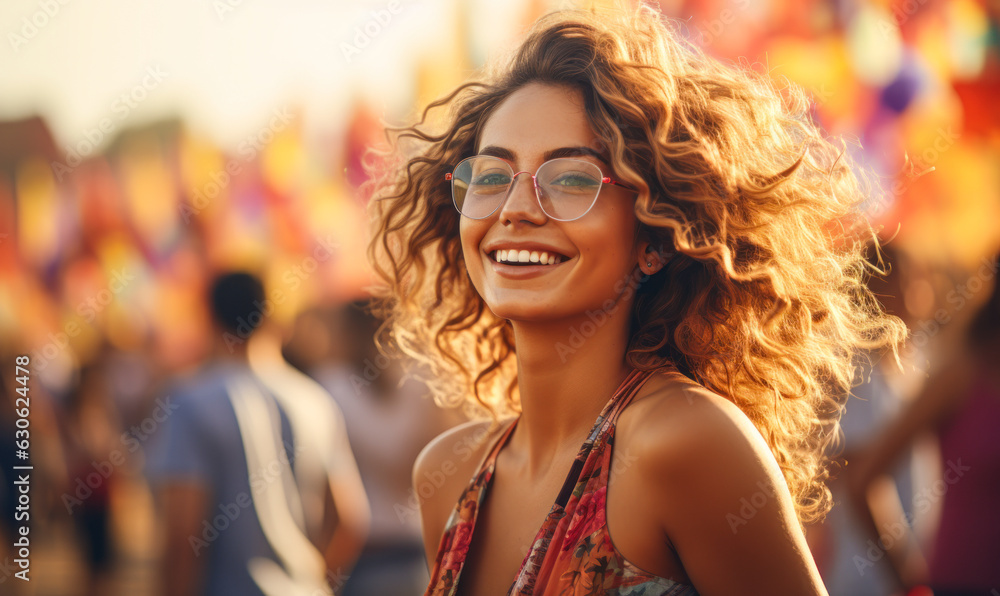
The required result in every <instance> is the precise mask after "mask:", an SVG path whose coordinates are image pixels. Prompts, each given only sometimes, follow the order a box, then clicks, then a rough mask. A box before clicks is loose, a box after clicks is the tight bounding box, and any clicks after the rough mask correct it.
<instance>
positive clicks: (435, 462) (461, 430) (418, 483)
mask: <svg viewBox="0 0 1000 596" xmlns="http://www.w3.org/2000/svg"><path fill="white" fill-rule="evenodd" d="M488 436H490V423H489V422H488V421H472V422H466V423H464V424H460V425H458V426H456V427H454V428H452V429H449V430H447V431H445V432H443V433H441V434H440V435H438V436H437V437H435V438H434V439H433V440H432V441H431V442H430V443H428V444H427V445H425V446H424V448H423V449H422V450H421V451H420V454H419V455H417V459H416V461H415V462H414V464H413V475H412V478H411V480H412V483H413V484H412V487H411V490H412V491H413V493H412V494H414V498H415V499H416V502H417V506H418V509H419V515H420V528H421V532H422V533H423V540H424V550H425V552H426V554H427V564H428V566H429V567H433V565H434V560H435V558H436V557H437V550H438V545H439V543H440V542H441V535H442V534H444V527H445V524H447V523H448V518H449V516H450V515H451V511H452V509H453V508H454V506H455V504H456V503H457V502H458V498H459V497H460V496H461V492H462V490H463V489H464V488H465V487H466V485H467V484H468V483H469V481H470V480H471V478H472V474H473V473H474V472H475V470H474V466H475V465H477V464H478V463H480V461H481V459H482V456H483V454H484V453H483V452H484V445H485V444H487V443H488V441H484V440H483V439H484V438H487V437H488Z"/></svg>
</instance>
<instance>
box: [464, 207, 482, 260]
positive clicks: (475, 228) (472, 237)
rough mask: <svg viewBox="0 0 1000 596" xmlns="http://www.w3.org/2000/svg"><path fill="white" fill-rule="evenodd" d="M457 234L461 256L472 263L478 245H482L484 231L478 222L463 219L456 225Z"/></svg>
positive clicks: (477, 251) (477, 250)
mask: <svg viewBox="0 0 1000 596" xmlns="http://www.w3.org/2000/svg"><path fill="white" fill-rule="evenodd" d="M458 234H459V238H460V240H461V243H462V254H463V255H464V256H465V261H466V263H467V264H469V261H473V260H475V258H476V255H477V254H478V253H479V245H480V244H481V243H482V240H483V236H484V235H485V234H486V230H485V228H484V227H483V225H482V224H481V223H480V222H477V221H476V220H472V219H469V218H467V217H463V218H462V219H461V221H460V222H459V224H458Z"/></svg>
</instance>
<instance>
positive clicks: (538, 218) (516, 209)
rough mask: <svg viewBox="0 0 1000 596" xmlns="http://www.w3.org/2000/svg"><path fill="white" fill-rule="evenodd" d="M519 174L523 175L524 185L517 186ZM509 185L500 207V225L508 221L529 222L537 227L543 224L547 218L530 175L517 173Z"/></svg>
mask: <svg viewBox="0 0 1000 596" xmlns="http://www.w3.org/2000/svg"><path fill="white" fill-rule="evenodd" d="M521 174H525V176H524V178H525V183H524V184H518V182H519V180H520V178H521ZM510 184H511V186H510V191H509V194H508V195H507V198H506V199H504V202H503V204H502V205H501V206H500V221H501V223H504V224H506V223H507V222H508V221H510V222H514V221H529V222H531V223H534V224H538V225H541V224H543V223H545V220H546V219H547V216H546V215H545V212H544V211H542V206H541V204H539V202H538V194H537V192H538V191H537V189H536V188H535V179H534V178H533V177H532V175H531V174H530V173H529V172H518V173H516V174H514V178H513V180H511V183H510Z"/></svg>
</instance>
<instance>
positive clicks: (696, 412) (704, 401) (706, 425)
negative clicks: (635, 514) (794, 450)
mask: <svg viewBox="0 0 1000 596" xmlns="http://www.w3.org/2000/svg"><path fill="white" fill-rule="evenodd" d="M618 426H619V427H620V428H621V429H622V431H623V434H624V432H627V433H628V434H629V435H630V436H631V439H630V440H629V442H630V444H632V445H633V446H634V447H635V448H636V449H638V450H640V453H641V454H642V455H643V460H644V461H646V462H647V464H648V465H651V466H658V467H660V468H661V471H670V472H672V473H673V474H679V473H684V472H685V471H690V472H696V471H697V470H698V469H699V467H700V466H703V465H705V464H711V463H721V462H727V461H728V462H732V465H734V466H735V465H736V464H737V462H741V461H744V462H745V461H746V460H757V461H758V462H759V463H760V464H762V465H763V467H764V468H765V469H764V470H761V472H764V471H767V472H773V473H774V474H777V477H779V478H780V477H781V471H780V469H779V468H778V465H777V462H775V461H774V457H773V456H772V455H771V450H770V448H769V447H768V445H767V442H766V441H765V440H764V437H762V436H761V434H760V432H759V431H758V430H757V427H756V426H755V425H754V424H753V422H752V421H751V420H750V419H749V418H748V417H747V415H746V414H744V413H743V411H742V410H741V409H740V408H739V407H737V406H736V405H735V404H734V403H733V402H731V401H730V400H728V399H726V398H725V397H723V396H721V395H719V394H717V393H715V392H713V391H711V390H709V389H707V388H705V387H703V386H702V385H699V384H698V383H695V382H694V381H691V380H690V379H687V378H686V377H682V376H680V375H676V374H675V375H655V376H654V377H652V378H650V379H649V380H648V381H647V382H646V385H645V386H644V387H643V388H642V389H641V390H640V394H639V395H637V396H636V399H635V400H634V402H633V403H632V404H630V405H629V407H628V408H626V410H625V411H624V412H623V413H622V415H621V420H620V423H619V425H618ZM771 464H773V465H771Z"/></svg>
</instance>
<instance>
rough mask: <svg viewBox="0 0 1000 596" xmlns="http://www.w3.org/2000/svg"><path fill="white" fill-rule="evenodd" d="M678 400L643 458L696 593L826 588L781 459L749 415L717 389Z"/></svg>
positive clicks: (801, 591) (815, 590) (648, 443)
mask: <svg viewBox="0 0 1000 596" xmlns="http://www.w3.org/2000/svg"><path fill="white" fill-rule="evenodd" d="M675 405H676V404H675ZM675 410H676V411H675V415H674V417H673V420H672V421H671V422H669V423H668V424H667V426H668V429H667V431H668V432H664V431H663V429H662V428H660V429H657V430H656V433H655V434H656V436H657V437H658V438H653V439H651V440H647V441H645V442H644V451H646V454H645V455H644V457H643V458H642V459H641V461H645V462H646V465H647V466H649V469H648V470H647V472H648V473H649V477H650V478H651V479H652V480H651V482H652V483H653V485H654V489H653V490H654V492H655V496H656V498H657V501H658V502H659V503H662V506H661V510H660V514H661V515H662V517H661V519H660V523H661V527H662V528H663V530H664V532H665V534H666V538H667V539H668V540H669V541H670V542H671V543H672V544H673V547H674V549H675V550H676V552H677V554H678V556H679V557H680V559H681V561H682V563H683V565H684V568H685V571H686V572H687V574H688V577H689V578H690V579H691V581H692V583H693V584H694V586H695V587H696V588H697V589H698V591H699V593H700V594H702V596H712V595H716V594H797V595H806V594H825V593H826V592H825V591H824V589H823V584H822V581H821V579H820V576H819V571H818V570H817V569H816V565H815V563H814V562H813V559H812V556H811V553H810V552H809V548H808V546H807V544H806V541H805V536H804V535H803V533H802V530H801V528H800V525H799V522H798V518H797V516H796V513H795V509H794V506H793V504H792V499H791V494H790V493H789V490H788V488H787V485H786V483H785V480H784V477H783V475H782V473H781V469H780V468H779V466H778V464H777V462H776V461H775V459H774V457H773V456H772V454H771V451H770V449H769V448H768V446H767V443H766V442H765V441H764V439H763V437H761V436H760V434H759V432H758V431H757V430H756V428H755V427H754V426H753V424H752V423H751V422H750V421H749V420H748V419H747V418H746V416H745V415H743V414H742V412H740V411H739V409H738V408H737V407H736V406H735V405H733V404H732V403H730V402H728V401H726V400H724V399H723V398H721V397H719V396H716V395H714V394H712V395H707V396H706V395H702V396H699V398H698V399H695V400H693V401H691V402H688V403H684V402H681V404H680V407H678V408H675ZM678 412H679V413H681V416H679V417H678V416H676V413H678ZM647 434H648V435H653V434H654V433H652V432H651V433H647Z"/></svg>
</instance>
